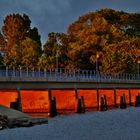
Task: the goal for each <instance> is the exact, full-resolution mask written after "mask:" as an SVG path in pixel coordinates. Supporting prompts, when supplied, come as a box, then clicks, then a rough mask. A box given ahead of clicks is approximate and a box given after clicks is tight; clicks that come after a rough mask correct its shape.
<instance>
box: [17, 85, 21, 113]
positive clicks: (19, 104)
mask: <svg viewBox="0 0 140 140" xmlns="http://www.w3.org/2000/svg"><path fill="white" fill-rule="evenodd" d="M17 91H18V98H17V103H18V110H19V111H22V104H21V94H20V88H18V89H17Z"/></svg>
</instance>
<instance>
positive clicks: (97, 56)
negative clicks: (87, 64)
mask: <svg viewBox="0 0 140 140" xmlns="http://www.w3.org/2000/svg"><path fill="white" fill-rule="evenodd" d="M98 59H99V54H98V53H97V54H96V72H98V67H99V66H98Z"/></svg>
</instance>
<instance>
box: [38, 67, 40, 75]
mask: <svg viewBox="0 0 140 140" xmlns="http://www.w3.org/2000/svg"><path fill="white" fill-rule="evenodd" d="M38 72H39V73H38V76H39V77H40V67H38Z"/></svg>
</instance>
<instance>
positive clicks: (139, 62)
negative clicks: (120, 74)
mask: <svg viewBox="0 0 140 140" xmlns="http://www.w3.org/2000/svg"><path fill="white" fill-rule="evenodd" d="M137 69H138V72H137V74H138V76H139V72H140V60H138V68H137Z"/></svg>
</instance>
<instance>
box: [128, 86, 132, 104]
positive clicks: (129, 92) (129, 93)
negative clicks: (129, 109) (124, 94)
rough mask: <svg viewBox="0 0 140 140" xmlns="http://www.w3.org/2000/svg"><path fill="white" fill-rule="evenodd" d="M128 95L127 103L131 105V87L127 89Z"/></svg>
mask: <svg viewBox="0 0 140 140" xmlns="http://www.w3.org/2000/svg"><path fill="white" fill-rule="evenodd" d="M128 95H129V105H130V106H131V105H132V103H131V89H130V88H129V89H128Z"/></svg>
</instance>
